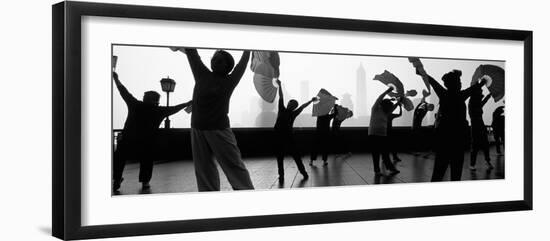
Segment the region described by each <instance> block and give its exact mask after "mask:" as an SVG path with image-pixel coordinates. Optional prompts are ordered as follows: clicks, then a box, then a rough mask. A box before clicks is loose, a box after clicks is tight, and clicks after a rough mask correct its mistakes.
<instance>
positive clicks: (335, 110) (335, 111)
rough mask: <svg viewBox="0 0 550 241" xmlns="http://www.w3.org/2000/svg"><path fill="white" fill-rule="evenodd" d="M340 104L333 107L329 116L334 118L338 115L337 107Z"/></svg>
mask: <svg viewBox="0 0 550 241" xmlns="http://www.w3.org/2000/svg"><path fill="white" fill-rule="evenodd" d="M337 106H338V105H336V104H335V105H334V107H332V110H333V111H332V114H330V115H329V117H330V118H331V119H332V118H334V117H336V116H337V115H338V108H336V107H337Z"/></svg>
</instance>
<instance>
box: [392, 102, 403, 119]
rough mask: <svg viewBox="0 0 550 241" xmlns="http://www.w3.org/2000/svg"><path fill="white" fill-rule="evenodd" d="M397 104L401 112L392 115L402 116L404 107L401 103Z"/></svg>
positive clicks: (394, 116) (395, 116)
mask: <svg viewBox="0 0 550 241" xmlns="http://www.w3.org/2000/svg"><path fill="white" fill-rule="evenodd" d="M395 105H397V107H399V114H392V117H393V118H398V117H401V116H402V115H403V107H401V103H397V104H395Z"/></svg>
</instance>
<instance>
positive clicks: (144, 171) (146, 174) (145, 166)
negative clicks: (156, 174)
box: [139, 158, 153, 185]
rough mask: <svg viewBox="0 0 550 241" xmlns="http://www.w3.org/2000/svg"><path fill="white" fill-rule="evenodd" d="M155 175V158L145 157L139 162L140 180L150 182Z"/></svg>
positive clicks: (145, 182) (144, 182) (143, 182)
mask: <svg viewBox="0 0 550 241" xmlns="http://www.w3.org/2000/svg"><path fill="white" fill-rule="evenodd" d="M152 176H153V159H151V158H143V159H141V160H140V162H139V182H141V183H142V184H144V185H145V184H148V183H149V181H151V177H152Z"/></svg>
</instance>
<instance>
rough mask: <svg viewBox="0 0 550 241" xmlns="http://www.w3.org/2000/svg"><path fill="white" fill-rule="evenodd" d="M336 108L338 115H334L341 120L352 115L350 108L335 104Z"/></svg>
mask: <svg viewBox="0 0 550 241" xmlns="http://www.w3.org/2000/svg"><path fill="white" fill-rule="evenodd" d="M336 109H337V110H338V115H336V119H338V120H340V121H343V120H345V119H347V118H350V117H351V116H352V112H351V110H350V109H348V108H346V107H343V106H341V105H338V106H336Z"/></svg>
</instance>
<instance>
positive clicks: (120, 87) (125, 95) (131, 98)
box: [113, 72, 138, 105]
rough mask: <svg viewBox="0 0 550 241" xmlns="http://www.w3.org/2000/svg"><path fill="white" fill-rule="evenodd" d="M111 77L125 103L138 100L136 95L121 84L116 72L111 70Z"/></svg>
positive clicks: (128, 103)
mask: <svg viewBox="0 0 550 241" xmlns="http://www.w3.org/2000/svg"><path fill="white" fill-rule="evenodd" d="M113 79H114V80H115V85H116V88H117V89H118V92H119V93H120V96H121V97H122V99H123V100H124V102H126V104H127V105H130V104H133V103H136V102H138V100H137V99H136V97H134V96H133V95H132V94H130V92H129V91H128V89H126V87H125V86H124V85H123V84H122V82H120V80H119V79H118V74H117V73H116V72H113Z"/></svg>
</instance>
